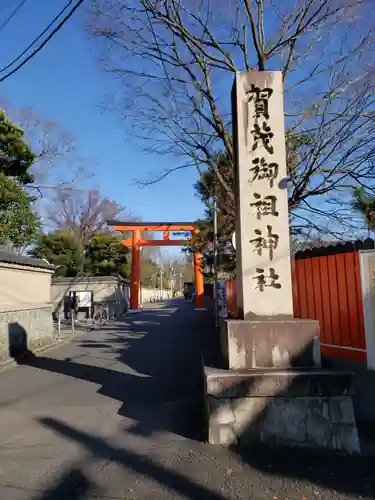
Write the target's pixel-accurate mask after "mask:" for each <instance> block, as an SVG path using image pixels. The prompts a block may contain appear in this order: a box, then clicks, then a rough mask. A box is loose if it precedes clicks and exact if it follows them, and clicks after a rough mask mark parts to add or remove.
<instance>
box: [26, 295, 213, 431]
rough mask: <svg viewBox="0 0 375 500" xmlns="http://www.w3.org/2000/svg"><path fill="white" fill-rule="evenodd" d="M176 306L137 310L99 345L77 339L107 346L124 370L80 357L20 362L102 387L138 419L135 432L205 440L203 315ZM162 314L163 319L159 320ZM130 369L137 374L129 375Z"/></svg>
mask: <svg viewBox="0 0 375 500" xmlns="http://www.w3.org/2000/svg"><path fill="white" fill-rule="evenodd" d="M176 305H177V306H178V304H176V302H175V301H173V302H170V303H167V304H165V305H164V304H163V307H160V306H158V308H155V309H154V308H150V309H146V310H144V311H143V312H142V313H139V314H132V315H130V316H129V317H126V318H125V321H124V322H123V323H122V324H119V323H118V324H117V329H114V328H110V330H109V331H108V333H107V334H106V335H105V337H104V339H99V340H98V342H97V343H95V342H92V341H90V342H88V341H83V340H82V339H80V340H77V341H75V343H76V345H77V346H80V347H85V348H89V349H95V350H96V349H98V350H99V349H101V350H102V352H103V353H105V355H109V359H112V360H115V361H116V363H117V364H118V365H117V366H119V368H117V367H116V369H112V368H106V367H101V366H94V365H90V364H84V363H82V362H76V361H75V358H74V357H73V358H65V359H58V357H56V356H54V357H47V356H34V355H32V353H29V355H28V356H24V357H21V358H19V359H17V361H18V363H19V364H22V365H28V366H32V367H35V368H38V369H42V370H46V371H50V372H55V373H60V374H64V375H67V376H70V377H74V378H77V379H82V380H86V381H89V382H92V383H95V384H98V385H100V388H99V390H98V393H100V394H103V395H105V396H107V397H110V398H113V399H115V400H117V401H120V402H121V403H122V406H121V408H120V410H119V414H121V415H123V416H126V417H127V418H130V419H133V420H134V421H135V422H136V423H135V424H134V426H133V427H132V428H131V429H129V432H133V433H135V434H138V435H147V436H149V435H152V434H153V433H154V432H157V431H169V432H172V433H175V434H178V435H181V436H183V437H188V438H190V439H198V440H201V439H202V437H203V434H202V432H203V429H202V419H203V413H202V411H203V385H202V383H203V365H202V358H201V349H200V335H201V318H202V317H201V316H199V313H198V314H197V313H195V312H194V311H193V308H192V307H191V304H187V305H184V304H183V305H182V307H183V313H182V314H181V313H180V312H179V311H176ZM161 314H163V318H162V321H158V317H159V316H160V315H161ZM160 319H161V318H160ZM73 344H74V342H73ZM109 364H111V363H109ZM129 368H130V369H131V372H132V373H127V371H129ZM134 372H136V374H134Z"/></svg>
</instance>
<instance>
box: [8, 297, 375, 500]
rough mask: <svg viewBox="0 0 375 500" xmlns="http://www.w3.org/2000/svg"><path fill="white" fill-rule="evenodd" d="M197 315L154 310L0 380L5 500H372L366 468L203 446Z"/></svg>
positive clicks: (370, 465) (178, 308) (374, 485)
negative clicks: (360, 499)
mask: <svg viewBox="0 0 375 500" xmlns="http://www.w3.org/2000/svg"><path fill="white" fill-rule="evenodd" d="M201 314H204V313H200V312H196V311H193V308H192V305H191V304H190V303H188V304H186V303H184V302H180V301H176V302H170V303H169V304H164V305H163V304H162V305H157V306H153V307H150V308H148V309H147V310H145V311H144V312H142V313H140V314H134V315H132V316H128V317H126V318H125V321H124V322H123V323H117V324H113V325H112V326H108V328H107V329H105V330H104V329H103V330H101V331H93V332H89V333H88V334H87V335H85V336H81V337H79V338H77V339H76V340H74V341H73V342H72V343H70V344H67V345H65V346H62V347H60V348H58V349H53V350H49V351H46V352H45V353H44V354H43V355H42V356H39V357H37V358H34V359H30V360H28V361H27V362H26V363H24V364H22V365H20V366H18V367H17V368H15V369H12V370H9V371H6V372H3V373H1V374H0V498H2V499H4V500H24V499H28V500H30V499H31V500H59V499H68V498H69V499H71V500H76V499H82V500H88V499H90V500H93V499H97V498H99V499H108V500H109V499H133V500H146V499H147V500H159V499H160V500H170V499H191V500H193V499H194V500H224V499H230V500H235V499H236V500H250V499H256V500H263V499H266V500H273V499H275V498H277V499H278V500H282V499H285V500H286V499H288V500H290V499H299V500H301V499H304V500H306V499H308V500H311V499H315V500H316V499H340V500H343V499H354V498H356V499H358V498H375V493H374V492H375V479H374V476H375V474H374V471H375V461H373V460H370V459H367V460H366V459H352V458H345V457H337V458H334V459H332V458H330V457H326V458H324V457H319V456H316V455H313V454H306V453H303V452H295V453H292V452H288V454H287V455H285V452H282V453H273V454H272V455H271V454H269V453H264V452H262V453H257V454H254V453H253V454H249V455H248V456H240V455H237V454H236V453H234V452H230V451H229V450H225V449H222V448H218V447H213V446H209V445H207V444H204V443H202V442H200V441H199V438H200V437H201V433H202V419H201V417H202V415H201V414H200V409H201V408H202V404H201V403H202V400H201V396H202V384H201V381H202V379H201V354H200V346H201V340H202V336H203V331H202V328H200V326H199V320H200V318H201V316H200V315H201Z"/></svg>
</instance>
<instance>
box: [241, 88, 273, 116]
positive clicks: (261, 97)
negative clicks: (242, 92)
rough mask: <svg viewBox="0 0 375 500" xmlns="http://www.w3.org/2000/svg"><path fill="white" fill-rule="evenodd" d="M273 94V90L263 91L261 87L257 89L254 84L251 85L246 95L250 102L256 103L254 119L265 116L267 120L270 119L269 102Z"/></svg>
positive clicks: (266, 89) (265, 89)
mask: <svg viewBox="0 0 375 500" xmlns="http://www.w3.org/2000/svg"><path fill="white" fill-rule="evenodd" d="M272 93H273V90H272V89H269V88H264V89H261V88H259V87H256V86H255V85H254V84H253V83H252V84H251V87H250V90H247V91H246V95H247V97H248V102H251V101H253V102H254V108H255V114H254V118H260V117H261V116H263V117H264V118H265V119H266V120H268V119H269V117H270V115H269V111H268V101H269V98H270V97H271V95H272Z"/></svg>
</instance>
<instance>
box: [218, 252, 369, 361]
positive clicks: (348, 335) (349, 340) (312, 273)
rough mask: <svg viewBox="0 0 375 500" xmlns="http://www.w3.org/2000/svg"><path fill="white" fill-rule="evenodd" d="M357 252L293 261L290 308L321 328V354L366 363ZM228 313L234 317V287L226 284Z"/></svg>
mask: <svg viewBox="0 0 375 500" xmlns="http://www.w3.org/2000/svg"><path fill="white" fill-rule="evenodd" d="M360 276H361V274H360V261H359V253H358V252H347V253H338V254H335V255H325V256H319V257H310V258H305V259H298V260H294V261H293V264H292V285H293V306H294V316H295V317H296V318H310V319H316V320H318V321H319V324H320V342H321V350H322V353H324V354H329V355H332V356H338V357H344V358H350V359H356V360H361V361H366V359H367V356H366V334H365V326H364V313H363V300H362V288H361V278H360ZM227 294H228V311H229V313H230V315H231V316H233V317H237V316H238V310H237V303H236V283H235V281H234V280H232V281H228V283H227Z"/></svg>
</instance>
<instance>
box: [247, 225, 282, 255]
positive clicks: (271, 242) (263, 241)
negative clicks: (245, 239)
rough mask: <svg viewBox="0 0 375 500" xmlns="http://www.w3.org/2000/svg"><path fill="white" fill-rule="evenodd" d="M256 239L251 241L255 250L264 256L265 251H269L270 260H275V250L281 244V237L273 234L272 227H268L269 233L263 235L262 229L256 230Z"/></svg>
mask: <svg viewBox="0 0 375 500" xmlns="http://www.w3.org/2000/svg"><path fill="white" fill-rule="evenodd" d="M254 233H255V238H253V239H251V240H250V243H251V244H252V245H253V247H254V250H255V251H256V252H257V254H258V255H260V256H261V255H262V253H263V250H268V256H269V258H270V260H271V261H272V260H273V255H274V250H275V249H276V248H277V245H278V244H279V235H278V234H276V233H273V232H272V226H269V225H267V233H266V234H264V235H263V234H262V231H261V230H260V229H255V230H254Z"/></svg>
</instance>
